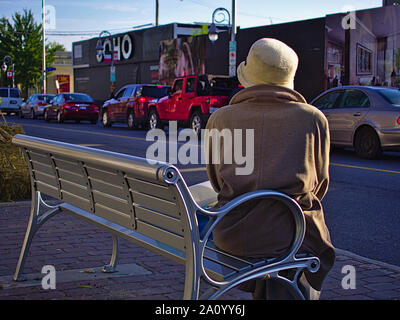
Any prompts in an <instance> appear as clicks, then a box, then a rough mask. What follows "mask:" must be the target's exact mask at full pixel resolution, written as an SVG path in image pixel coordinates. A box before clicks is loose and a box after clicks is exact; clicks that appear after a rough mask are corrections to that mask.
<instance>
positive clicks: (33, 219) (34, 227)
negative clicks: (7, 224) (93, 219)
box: [13, 192, 61, 281]
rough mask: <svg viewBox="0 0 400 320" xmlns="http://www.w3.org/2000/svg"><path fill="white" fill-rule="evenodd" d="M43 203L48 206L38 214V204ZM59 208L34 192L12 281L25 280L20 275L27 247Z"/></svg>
mask: <svg viewBox="0 0 400 320" xmlns="http://www.w3.org/2000/svg"><path fill="white" fill-rule="evenodd" d="M41 204H44V205H45V206H46V207H48V208H50V210H48V211H47V212H45V213H43V214H41V215H39V214H40V205H41ZM60 211H61V210H60V209H59V208H58V207H57V206H49V205H47V204H46V203H45V202H44V201H43V200H42V198H41V195H40V192H36V193H35V194H34V199H33V200H32V205H31V213H30V217H29V222H28V227H27V229H26V233H25V238H24V242H23V244H22V249H21V252H20V255H19V259H18V263H17V268H16V270H15V274H14V277H13V280H14V281H25V280H26V277H25V276H23V275H22V270H23V268H24V265H25V260H26V256H27V255H28V252H29V248H30V246H31V243H32V239H33V237H34V235H35V234H36V232H37V231H38V230H39V228H40V227H41V226H42V225H43V224H44V223H45V222H46V221H47V220H48V219H49V218H51V217H52V216H54V215H55V214H57V213H59V212H60Z"/></svg>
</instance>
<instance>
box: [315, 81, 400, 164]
mask: <svg viewBox="0 0 400 320" xmlns="http://www.w3.org/2000/svg"><path fill="white" fill-rule="evenodd" d="M310 104H312V105H314V106H315V107H317V108H318V109H320V110H321V111H322V112H323V113H324V114H325V116H326V117H327V119H328V122H329V130H330V136H331V144H332V145H337V146H345V147H354V149H355V151H356V153H357V154H358V155H359V156H360V157H362V158H367V159H376V158H379V157H380V156H381V155H382V151H383V150H399V149H400V148H399V147H400V91H399V90H398V89H394V88H386V87H368V86H344V87H337V88H332V89H329V90H327V91H325V92H323V93H322V94H320V95H319V96H318V97H316V98H315V99H313V100H312V101H311V102H310Z"/></svg>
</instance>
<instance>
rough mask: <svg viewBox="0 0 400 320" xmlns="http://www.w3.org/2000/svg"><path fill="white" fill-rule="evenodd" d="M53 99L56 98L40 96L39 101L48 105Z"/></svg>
mask: <svg viewBox="0 0 400 320" xmlns="http://www.w3.org/2000/svg"><path fill="white" fill-rule="evenodd" d="M53 98H54V96H52V95H46V96H38V100H39V101H45V102H47V103H48V102H50V101H51V99H53Z"/></svg>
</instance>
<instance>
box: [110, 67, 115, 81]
mask: <svg viewBox="0 0 400 320" xmlns="http://www.w3.org/2000/svg"><path fill="white" fill-rule="evenodd" d="M115 78H116V77H115V66H112V67H111V68H110V81H111V82H115Z"/></svg>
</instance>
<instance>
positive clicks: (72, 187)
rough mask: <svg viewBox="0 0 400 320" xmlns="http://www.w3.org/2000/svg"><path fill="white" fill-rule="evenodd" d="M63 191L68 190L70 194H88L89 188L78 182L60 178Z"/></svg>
mask: <svg viewBox="0 0 400 320" xmlns="http://www.w3.org/2000/svg"><path fill="white" fill-rule="evenodd" d="M60 184H61V192H64V191H67V192H69V193H70V194H75V195H84V194H85V195H86V193H87V189H86V186H85V185H81V184H77V183H74V182H71V181H67V180H64V179H60Z"/></svg>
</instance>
